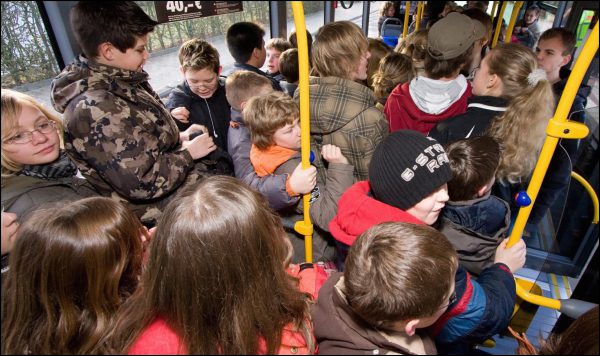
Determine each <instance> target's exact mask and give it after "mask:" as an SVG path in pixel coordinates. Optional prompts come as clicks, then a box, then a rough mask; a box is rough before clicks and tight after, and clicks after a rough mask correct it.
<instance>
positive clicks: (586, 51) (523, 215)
mask: <svg viewBox="0 0 600 356" xmlns="http://www.w3.org/2000/svg"><path fill="white" fill-rule="evenodd" d="M505 4H506V3H505ZM597 50H598V23H596V25H595V26H594V29H593V30H592V33H591V34H590V36H589V37H588V39H587V41H586V42H585V45H584V46H583V49H582V51H581V53H580V54H579V57H578V58H577V61H576V62H575V66H574V67H573V71H572V72H571V75H570V76H569V79H568V80H567V85H566V86H565V89H564V91H563V94H562V96H561V98H560V101H559V102H558V105H557V107H556V112H555V113H554V117H553V118H552V119H550V123H549V124H548V128H547V129H546V132H547V136H546V140H545V141H544V146H543V147H542V151H541V153H540V157H539V158H538V162H537V165H536V166H535V169H534V170H533V175H532V177H531V182H530V183H529V186H528V187H527V194H528V195H529V197H530V198H531V204H529V205H528V206H526V207H521V208H520V209H519V214H518V215H517V219H516V221H515V225H514V226H513V229H512V232H511V235H510V238H509V241H508V243H507V246H512V245H514V244H515V243H517V241H519V239H520V238H521V236H522V234H523V230H524V229H525V224H526V223H527V219H528V218H529V214H530V213H531V209H532V207H533V204H534V203H535V199H536V198H537V194H538V192H539V190H540V186H541V185H542V181H543V180H544V176H545V175H546V171H547V170H548V165H549V164H550V160H551V159H552V155H553V154H554V150H555V149H556V145H557V143H558V140H559V136H560V135H559V134H557V133H556V132H554V131H555V130H554V129H553V127H560V124H561V123H563V124H564V123H565V122H566V120H567V115H568V113H569V110H570V108H571V106H572V105H573V101H574V100H575V95H576V94H577V90H578V89H579V86H580V85H581V82H582V81H583V76H584V75H585V72H586V71H587V69H588V67H589V66H590V63H591V62H592V59H593V58H594V55H595V54H596V51H597ZM569 124H575V123H569ZM565 126H568V125H565ZM575 126H576V127H577V130H578V134H577V136H579V135H581V134H582V133H583V131H584V129H583V128H581V127H580V126H579V125H575ZM564 134H565V137H566V136H568V135H569V133H567V132H565V133H564ZM586 135H587V133H586ZM517 295H518V296H519V297H521V299H523V300H525V301H528V302H530V303H533V304H537V305H541V306H545V307H548V308H552V309H559V310H563V309H566V308H565V307H566V306H567V305H566V304H565V303H566V302H565V301H564V300H563V301H561V300H558V299H552V298H546V297H542V296H538V295H533V294H530V293H529V292H527V291H525V290H524V289H523V288H521V287H520V286H519V285H518V284H517ZM568 301H569V302H568V303H569V304H581V303H578V302H581V301H577V302H576V300H571V299H569V300H568ZM563 304H565V305H563Z"/></svg>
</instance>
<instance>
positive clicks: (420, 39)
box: [395, 29, 429, 76]
mask: <svg viewBox="0 0 600 356" xmlns="http://www.w3.org/2000/svg"><path fill="white" fill-rule="evenodd" d="M428 33H429V30H428V29H423V30H419V31H415V32H413V33H411V34H410V35H408V36H406V39H404V40H402V39H401V40H400V42H398V45H397V46H396V49H395V51H396V52H399V53H402V54H406V55H407V56H409V57H410V58H411V59H412V62H413V68H414V69H415V75H417V76H419V75H423V74H424V73H425V69H424V68H425V56H426V55H427V34H428Z"/></svg>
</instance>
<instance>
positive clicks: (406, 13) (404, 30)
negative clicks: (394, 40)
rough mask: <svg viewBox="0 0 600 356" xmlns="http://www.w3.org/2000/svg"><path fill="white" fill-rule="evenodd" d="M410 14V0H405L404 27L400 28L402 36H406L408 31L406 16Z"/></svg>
mask: <svg viewBox="0 0 600 356" xmlns="http://www.w3.org/2000/svg"><path fill="white" fill-rule="evenodd" d="M409 16H410V1H407V2H406V8H405V9H404V27H403V28H402V38H406V34H407V32H408V17H409Z"/></svg>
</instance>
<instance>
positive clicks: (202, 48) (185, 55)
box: [178, 38, 221, 73]
mask: <svg viewBox="0 0 600 356" xmlns="http://www.w3.org/2000/svg"><path fill="white" fill-rule="evenodd" d="M178 57H179V65H180V66H181V68H182V69H183V71H184V72H185V71H188V70H190V69H191V70H194V71H196V70H202V69H205V68H208V69H210V70H212V71H213V72H215V73H219V67H220V66H221V64H220V62H219V52H217V50H216V49H215V47H213V46H212V45H211V44H210V43H208V42H206V41H204V40H201V39H199V38H192V39H191V40H189V41H186V42H184V43H183V44H182V45H181V47H179V52H178Z"/></svg>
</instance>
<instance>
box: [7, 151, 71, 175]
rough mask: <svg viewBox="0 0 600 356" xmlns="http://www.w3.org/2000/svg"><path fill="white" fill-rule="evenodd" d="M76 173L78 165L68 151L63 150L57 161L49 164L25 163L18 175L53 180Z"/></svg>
mask: <svg viewBox="0 0 600 356" xmlns="http://www.w3.org/2000/svg"><path fill="white" fill-rule="evenodd" d="M75 174H77V166H76V165H75V163H73V162H72V161H71V159H70V158H69V156H68V155H67V152H66V151H64V150H61V151H60V155H59V156H58V159H57V160H56V161H54V162H51V163H48V164H36V165H24V166H23V169H22V170H21V171H20V172H19V173H18V174H17V175H22V176H29V177H35V178H40V179H46V180H52V179H58V178H65V177H73V176H74V175H75Z"/></svg>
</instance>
